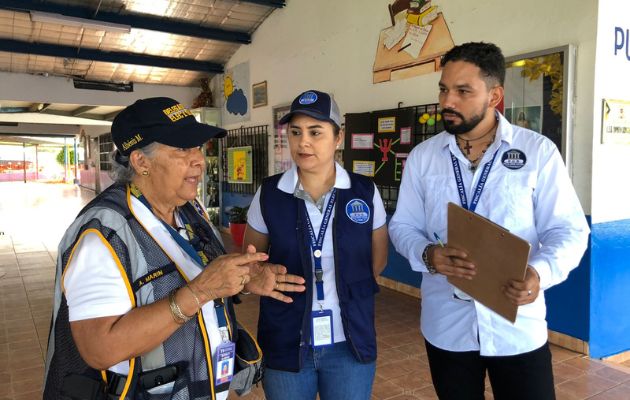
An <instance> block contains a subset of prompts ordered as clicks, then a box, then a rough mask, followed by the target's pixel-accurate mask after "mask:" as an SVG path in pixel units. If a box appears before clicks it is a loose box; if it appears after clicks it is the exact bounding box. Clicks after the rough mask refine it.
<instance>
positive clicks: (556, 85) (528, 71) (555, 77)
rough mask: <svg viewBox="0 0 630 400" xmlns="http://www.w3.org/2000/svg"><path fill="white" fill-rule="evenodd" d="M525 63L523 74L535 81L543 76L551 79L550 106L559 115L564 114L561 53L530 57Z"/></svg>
mask: <svg viewBox="0 0 630 400" xmlns="http://www.w3.org/2000/svg"><path fill="white" fill-rule="evenodd" d="M524 61H525V64H524V65H523V70H522V71H521V76H522V77H524V78H529V80H530V81H535V80H537V79H539V78H540V77H541V76H548V77H549V78H550V79H551V100H549V107H550V108H551V111H553V112H554V113H555V114H557V115H562V97H563V76H562V74H563V68H562V59H561V57H560V54H559V53H554V54H550V55H547V56H543V57H536V58H528V59H526V60H524Z"/></svg>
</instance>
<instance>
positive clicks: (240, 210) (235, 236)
mask: <svg viewBox="0 0 630 400" xmlns="http://www.w3.org/2000/svg"><path fill="white" fill-rule="evenodd" d="M247 210H249V206H245V207H239V206H232V207H230V208H229V209H227V214H228V221H230V234H231V235H232V240H233V241H234V244H235V245H237V246H239V247H240V246H242V245H243V236H244V235H245V227H246V226H247Z"/></svg>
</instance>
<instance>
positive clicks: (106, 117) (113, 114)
mask: <svg viewBox="0 0 630 400" xmlns="http://www.w3.org/2000/svg"><path fill="white" fill-rule="evenodd" d="M120 111H122V110H119V111H114V112H110V113H109V114H105V115H103V120H104V121H113V120H114V118H116V116H117V115H118V114H119V113H120Z"/></svg>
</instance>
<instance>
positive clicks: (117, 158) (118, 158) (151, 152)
mask: <svg viewBox="0 0 630 400" xmlns="http://www.w3.org/2000/svg"><path fill="white" fill-rule="evenodd" d="M158 146H159V144H158V143H157V142H153V143H151V144H148V145H146V146H144V147H141V148H139V149H138V150H136V151H141V152H142V153H144V155H145V156H146V157H148V158H153V157H154V156H155V150H156V149H157V148H158ZM109 159H110V161H111V163H112V169H111V170H110V171H109V176H110V178H112V180H113V181H114V182H116V183H130V182H131V180H132V179H133V177H134V176H136V175H138V174H137V173H136V170H134V169H133V166H132V165H131V164H130V163H129V157H127V156H125V155H123V154H122V153H120V152H119V151H118V150H116V149H114V151H112V152H111V153H109Z"/></svg>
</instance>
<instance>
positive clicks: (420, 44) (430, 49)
mask: <svg viewBox="0 0 630 400" xmlns="http://www.w3.org/2000/svg"><path fill="white" fill-rule="evenodd" d="M382 10H383V13H387V14H388V16H389V21H390V23H391V25H390V26H388V27H386V28H385V29H383V30H381V32H380V34H379V39H378V44H377V48H376V56H375V57H374V65H373V66H372V82H373V83H380V82H387V81H394V80H398V79H407V78H412V77H414V76H419V75H424V74H430V73H432V72H436V71H438V70H439V65H440V62H439V61H440V57H441V56H443V55H444V54H446V52H447V51H449V50H450V49H452V48H453V47H454V46H455V43H454V42H453V38H452V37H451V32H450V31H449V28H448V25H447V23H446V19H445V18H444V15H443V14H442V10H441V8H440V7H439V6H438V5H436V4H435V2H434V1H432V0H421V1H408V0H407V1H403V0H394V1H392V0H388V1H383V8H382Z"/></svg>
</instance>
